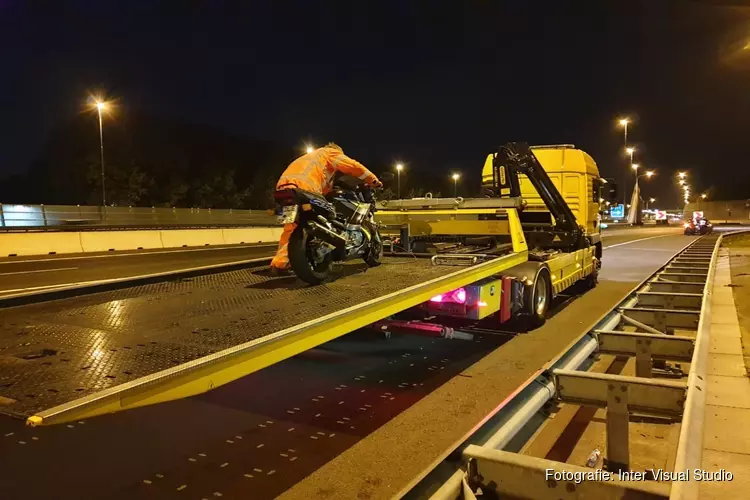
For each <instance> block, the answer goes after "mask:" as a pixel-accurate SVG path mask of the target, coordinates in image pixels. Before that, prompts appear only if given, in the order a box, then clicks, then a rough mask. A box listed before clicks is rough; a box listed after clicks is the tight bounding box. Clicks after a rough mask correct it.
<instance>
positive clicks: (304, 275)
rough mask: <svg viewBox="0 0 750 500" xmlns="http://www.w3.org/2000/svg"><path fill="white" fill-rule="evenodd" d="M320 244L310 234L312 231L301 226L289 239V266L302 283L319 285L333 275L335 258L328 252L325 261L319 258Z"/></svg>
mask: <svg viewBox="0 0 750 500" xmlns="http://www.w3.org/2000/svg"><path fill="white" fill-rule="evenodd" d="M318 247H319V244H316V241H315V239H314V238H313V237H312V235H311V234H310V230H309V229H307V228H306V227H304V226H302V225H300V226H297V228H296V229H295V230H294V232H293V233H292V235H291V236H290V237H289V247H288V249H289V264H290V265H291V266H292V271H294V274H296V275H297V277H298V278H299V279H301V280H302V281H304V282H306V283H309V284H311V285H319V284H321V283H324V282H325V281H327V280H328V278H329V277H330V275H331V265H332V264H333V256H332V255H331V253H330V252H328V253H327V254H326V255H325V257H323V259H322V260H321V259H319V258H318V257H317V253H318V252H317V250H318Z"/></svg>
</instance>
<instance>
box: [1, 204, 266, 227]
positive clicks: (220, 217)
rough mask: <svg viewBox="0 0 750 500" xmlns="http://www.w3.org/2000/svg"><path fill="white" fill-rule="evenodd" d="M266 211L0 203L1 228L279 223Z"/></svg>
mask: <svg viewBox="0 0 750 500" xmlns="http://www.w3.org/2000/svg"><path fill="white" fill-rule="evenodd" d="M276 225H278V224H277V222H276V217H275V216H273V215H269V214H268V213H267V212H266V211H265V210H246V209H245V210H242V209H241V210H237V209H210V208H168V207H164V208H162V207H97V206H81V205H12V204H0V230H5V231H15V230H21V231H23V230H65V229H81V228H92V229H120V228H134V229H135V228H153V227H172V226H174V227H220V226H276Z"/></svg>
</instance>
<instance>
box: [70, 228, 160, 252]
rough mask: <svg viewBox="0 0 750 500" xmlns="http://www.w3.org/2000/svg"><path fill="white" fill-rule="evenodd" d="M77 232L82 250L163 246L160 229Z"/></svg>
mask: <svg viewBox="0 0 750 500" xmlns="http://www.w3.org/2000/svg"><path fill="white" fill-rule="evenodd" d="M79 234H80V235H81V247H82V248H83V251H84V252H110V251H119V250H143V249H146V250H152V249H154V248H164V245H163V244H162V242H161V231H82V232H80V233H79Z"/></svg>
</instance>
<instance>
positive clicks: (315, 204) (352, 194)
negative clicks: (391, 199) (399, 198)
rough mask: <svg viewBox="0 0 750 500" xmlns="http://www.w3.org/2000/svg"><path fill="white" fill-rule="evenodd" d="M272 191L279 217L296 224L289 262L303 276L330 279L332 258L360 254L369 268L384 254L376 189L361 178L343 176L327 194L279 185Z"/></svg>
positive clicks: (316, 280)
mask: <svg viewBox="0 0 750 500" xmlns="http://www.w3.org/2000/svg"><path fill="white" fill-rule="evenodd" d="M280 187H281V188H282V189H280V190H278V191H276V192H275V193H274V198H275V200H276V205H277V215H278V220H279V222H280V223H281V224H297V227H296V228H295V229H294V232H293V233H292V234H291V236H290V238H289V246H288V251H289V263H290V264H291V267H292V270H293V271H294V273H295V274H296V275H297V277H299V278H300V279H301V280H302V281H305V282H307V283H309V284H311V285H318V284H320V283H323V282H325V281H327V280H328V279H329V277H330V274H331V267H332V265H333V263H334V262H343V261H348V260H352V259H356V258H361V259H363V260H364V261H365V263H367V265H368V266H369V267H376V266H379V265H380V264H381V261H382V259H383V240H382V238H381V236H380V232H379V230H378V224H377V223H376V222H375V219H374V216H373V214H374V212H375V198H374V196H373V191H372V189H370V188H369V187H367V186H365V185H364V184H362V181H360V180H359V179H355V178H353V177H349V176H341V177H339V178H338V179H337V180H336V182H334V189H333V191H332V192H331V193H330V194H329V195H328V196H323V195H320V194H317V193H312V192H310V191H305V190H303V189H299V188H298V187H296V186H294V185H289V186H280Z"/></svg>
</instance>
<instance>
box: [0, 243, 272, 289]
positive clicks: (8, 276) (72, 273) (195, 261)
mask: <svg viewBox="0 0 750 500" xmlns="http://www.w3.org/2000/svg"><path fill="white" fill-rule="evenodd" d="M275 250H276V244H271V245H269V244H262V245H238V246H230V247H207V248H187V249H175V250H158V251H143V250H141V251H137V252H116V253H106V254H97V255H85V254H76V255H59V256H43V257H21V258H18V257H9V258H3V259H0V296H2V295H8V294H15V293H24V292H29V291H34V290H41V289H44V288H46V287H54V286H60V285H72V284H76V283H82V282H89V281H97V280H106V279H112V278H125V277H132V276H142V275H145V274H152V273H161V272H172V271H178V270H182V269H190V268H194V267H200V266H210V265H216V264H228V263H232V262H237V261H242V260H248V259H256V258H261V257H271V256H273V254H274V252H275Z"/></svg>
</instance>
